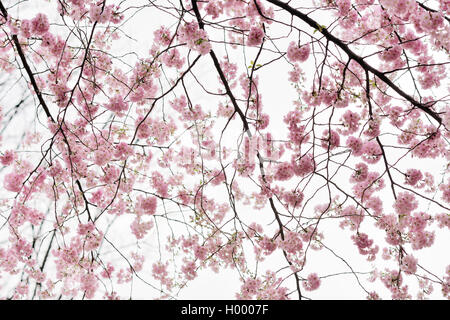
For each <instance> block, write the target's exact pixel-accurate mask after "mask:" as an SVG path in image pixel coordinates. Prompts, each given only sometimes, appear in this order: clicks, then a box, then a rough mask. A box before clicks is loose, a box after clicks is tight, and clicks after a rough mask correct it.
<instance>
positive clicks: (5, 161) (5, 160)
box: [0, 150, 16, 166]
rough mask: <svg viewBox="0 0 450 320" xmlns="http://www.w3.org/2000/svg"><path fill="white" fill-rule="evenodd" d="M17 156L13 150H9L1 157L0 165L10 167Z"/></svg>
mask: <svg viewBox="0 0 450 320" xmlns="http://www.w3.org/2000/svg"><path fill="white" fill-rule="evenodd" d="M15 158H16V154H15V152H14V151H13V150H7V151H5V153H3V155H1V156H0V163H1V164H2V165H4V166H9V165H10V164H11V163H13V162H14V160H15Z"/></svg>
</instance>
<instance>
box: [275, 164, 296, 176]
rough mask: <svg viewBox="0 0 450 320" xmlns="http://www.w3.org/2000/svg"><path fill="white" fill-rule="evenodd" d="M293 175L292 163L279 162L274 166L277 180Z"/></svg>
mask: <svg viewBox="0 0 450 320" xmlns="http://www.w3.org/2000/svg"><path fill="white" fill-rule="evenodd" d="M293 175H294V171H293V170H292V165H291V164H290V163H289V162H283V163H280V164H279V165H278V166H277V167H276V171H275V179H277V180H289V179H290V178H292V176H293Z"/></svg>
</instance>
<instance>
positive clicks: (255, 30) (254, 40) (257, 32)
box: [247, 27, 264, 46]
mask: <svg viewBox="0 0 450 320" xmlns="http://www.w3.org/2000/svg"><path fill="white" fill-rule="evenodd" d="M263 38H264V31H263V30H262V29H261V28H259V27H252V28H251V29H250V32H249V33H248V39H247V45H249V46H259V45H260V44H261V43H262V41H263Z"/></svg>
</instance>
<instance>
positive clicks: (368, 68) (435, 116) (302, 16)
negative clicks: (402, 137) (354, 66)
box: [266, 0, 442, 124]
mask: <svg viewBox="0 0 450 320" xmlns="http://www.w3.org/2000/svg"><path fill="white" fill-rule="evenodd" d="M266 1H268V2H270V3H272V4H274V5H276V6H277V7H279V8H282V9H284V10H286V11H287V12H289V13H290V14H292V15H293V16H296V17H298V18H300V19H301V20H303V21H304V22H306V23H307V24H308V25H309V26H311V27H312V28H314V29H317V30H318V31H319V32H321V33H322V34H323V35H324V37H325V38H326V39H327V40H328V41H331V42H333V43H334V44H335V45H337V46H338V47H339V48H341V49H342V50H343V51H344V52H345V53H346V54H347V55H348V57H349V58H350V59H353V60H355V61H356V62H358V63H359V65H360V66H361V67H362V68H363V69H364V70H366V71H369V72H371V73H373V74H374V75H376V76H377V77H378V78H379V79H380V80H381V81H383V82H384V83H386V84H387V85H388V86H389V87H391V89H392V90H394V91H395V92H397V93H398V94H399V95H400V96H402V97H403V98H405V99H406V100H408V101H409V102H410V103H411V104H412V105H413V106H415V107H417V108H419V109H421V110H422V111H424V112H425V113H427V114H428V115H430V116H431V117H432V118H433V119H435V120H436V121H437V122H438V123H439V124H441V123H442V118H441V117H440V116H439V115H438V113H436V112H434V111H433V110H431V109H430V108H429V107H428V106H427V105H426V104H423V103H420V102H418V101H417V100H415V99H414V98H413V97H412V96H410V95H409V94H407V93H406V92H404V91H403V90H402V89H400V88H399V87H398V86H397V85H396V84H394V83H393V82H392V81H391V80H390V79H389V78H388V77H387V76H386V75H385V74H384V73H383V72H381V71H379V70H377V69H375V68H374V67H372V66H371V65H369V64H368V63H367V62H365V61H364V58H363V57H361V56H359V55H357V54H356V53H355V52H353V51H352V50H351V49H350V48H349V46H348V45H346V44H345V43H344V42H343V41H342V40H341V39H338V38H336V37H335V36H334V35H332V34H331V33H330V32H329V31H328V30H327V29H326V28H322V27H321V26H320V24H319V23H317V22H316V21H314V20H313V19H311V18H310V17H308V16H307V15H306V14H304V13H302V12H300V11H298V10H297V9H294V8H292V7H291V6H289V5H288V4H286V3H284V2H282V1H279V0H266Z"/></svg>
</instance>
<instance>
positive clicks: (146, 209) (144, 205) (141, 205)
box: [136, 196, 157, 215]
mask: <svg viewBox="0 0 450 320" xmlns="http://www.w3.org/2000/svg"><path fill="white" fill-rule="evenodd" d="M156 205H157V201H156V198H155V197H146V198H144V197H142V196H139V197H138V205H137V206H138V210H137V211H136V213H138V214H149V215H152V214H155V211H156Z"/></svg>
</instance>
